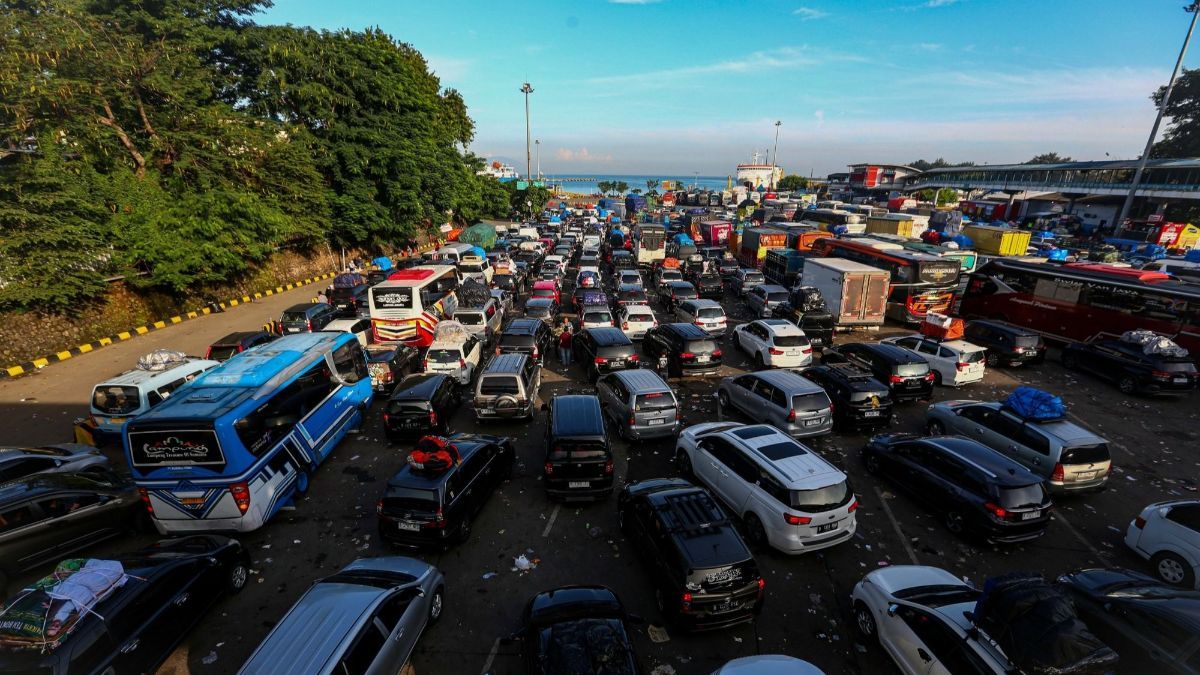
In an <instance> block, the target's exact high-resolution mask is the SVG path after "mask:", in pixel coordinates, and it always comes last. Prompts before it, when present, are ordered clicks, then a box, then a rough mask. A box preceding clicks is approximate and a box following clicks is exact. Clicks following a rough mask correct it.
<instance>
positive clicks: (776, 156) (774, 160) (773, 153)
mask: <svg viewBox="0 0 1200 675" xmlns="http://www.w3.org/2000/svg"><path fill="white" fill-rule="evenodd" d="M1196 1H1197V2H1200V0H1196ZM782 124H783V122H782V121H780V120H775V149H774V150H773V151H771V192H774V191H775V164H776V163H778V161H779V127H780V125H782Z"/></svg>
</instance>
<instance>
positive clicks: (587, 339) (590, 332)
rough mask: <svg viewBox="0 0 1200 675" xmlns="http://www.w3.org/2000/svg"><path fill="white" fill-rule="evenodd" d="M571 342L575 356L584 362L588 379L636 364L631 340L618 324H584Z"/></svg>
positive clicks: (635, 354)
mask: <svg viewBox="0 0 1200 675" xmlns="http://www.w3.org/2000/svg"><path fill="white" fill-rule="evenodd" d="M572 345H573V347H572V351H573V353H574V356H575V360H576V361H578V362H579V363H580V364H581V365H582V366H583V369H584V370H585V371H586V372H587V374H588V379H591V380H595V379H596V378H598V377H600V376H601V375H603V374H604V373H611V372H613V371H616V370H628V369H630V368H637V367H638V355H637V350H636V349H634V347H633V341H632V340H630V339H629V336H628V335H626V334H625V333H624V332H623V331H622V330H621V329H620V328H612V327H607V326H604V327H600V328H586V329H584V330H583V331H581V332H579V333H577V334H576V335H575V339H574V341H573V342H572Z"/></svg>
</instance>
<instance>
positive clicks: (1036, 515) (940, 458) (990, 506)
mask: <svg viewBox="0 0 1200 675" xmlns="http://www.w3.org/2000/svg"><path fill="white" fill-rule="evenodd" d="M862 459H863V463H864V464H865V465H866V467H867V471H868V472H869V473H871V474H872V475H875V476H879V477H883V478H886V479H888V480H890V481H891V482H892V483H893V484H894V485H895V486H896V487H898V488H900V489H901V490H904V491H906V492H908V493H909V494H910V495H912V496H913V497H914V498H916V499H917V500H920V501H922V502H924V503H925V505H926V506H927V507H928V508H929V509H930V510H931V511H933V512H935V513H936V514H937V515H938V517H940V518H941V519H942V522H943V523H944V524H945V526H946V529H947V530H949V531H950V532H951V533H953V534H955V535H959V536H968V535H977V536H980V537H982V538H983V539H984V540H986V541H987V542H989V543H996V544H1009V543H1016V542H1021V541H1028V540H1030V539H1037V538H1038V537H1040V536H1042V535H1043V534H1045V533H1046V526H1047V525H1049V523H1050V507H1051V503H1050V496H1049V494H1048V493H1047V492H1046V488H1045V487H1043V486H1042V480H1043V479H1042V477H1041V476H1036V475H1034V474H1033V473H1032V472H1030V471H1029V470H1028V469H1026V468H1025V467H1023V466H1021V465H1020V464H1017V463H1016V462H1014V461H1013V460H1011V459H1009V458H1007V457H1005V456H1004V455H1001V454H1000V453H998V452H996V451H995V450H992V449H991V448H989V447H987V446H986V445H983V444H981V443H978V442H976V441H973V440H971V439H969V438H964V437H962V436H935V437H931V438H920V437H917V436H913V435H912V434H882V435H879V436H875V437H873V438H872V439H871V440H870V441H868V442H867V445H866V447H864V448H863V449H862Z"/></svg>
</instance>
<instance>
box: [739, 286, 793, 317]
mask: <svg viewBox="0 0 1200 675" xmlns="http://www.w3.org/2000/svg"><path fill="white" fill-rule="evenodd" d="M787 301H788V290H787V289H786V288H784V287H783V286H776V285H775V284H762V285H761V286H755V287H754V288H751V289H750V290H748V291H746V305H748V306H749V307H750V309H751V310H753V311H754V313H755V314H756V315H758V316H763V317H769V316H774V315H775V308H776V307H777V306H779V305H781V304H783V303H785V302H787Z"/></svg>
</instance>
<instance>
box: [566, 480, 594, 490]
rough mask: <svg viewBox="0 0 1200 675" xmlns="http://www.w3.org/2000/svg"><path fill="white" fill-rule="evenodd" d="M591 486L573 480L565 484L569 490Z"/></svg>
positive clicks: (581, 481)
mask: <svg viewBox="0 0 1200 675" xmlns="http://www.w3.org/2000/svg"><path fill="white" fill-rule="evenodd" d="M591 485H592V484H591V483H589V482H587V481H586V480H573V481H569V482H568V483H567V487H569V488H586V487H591Z"/></svg>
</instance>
